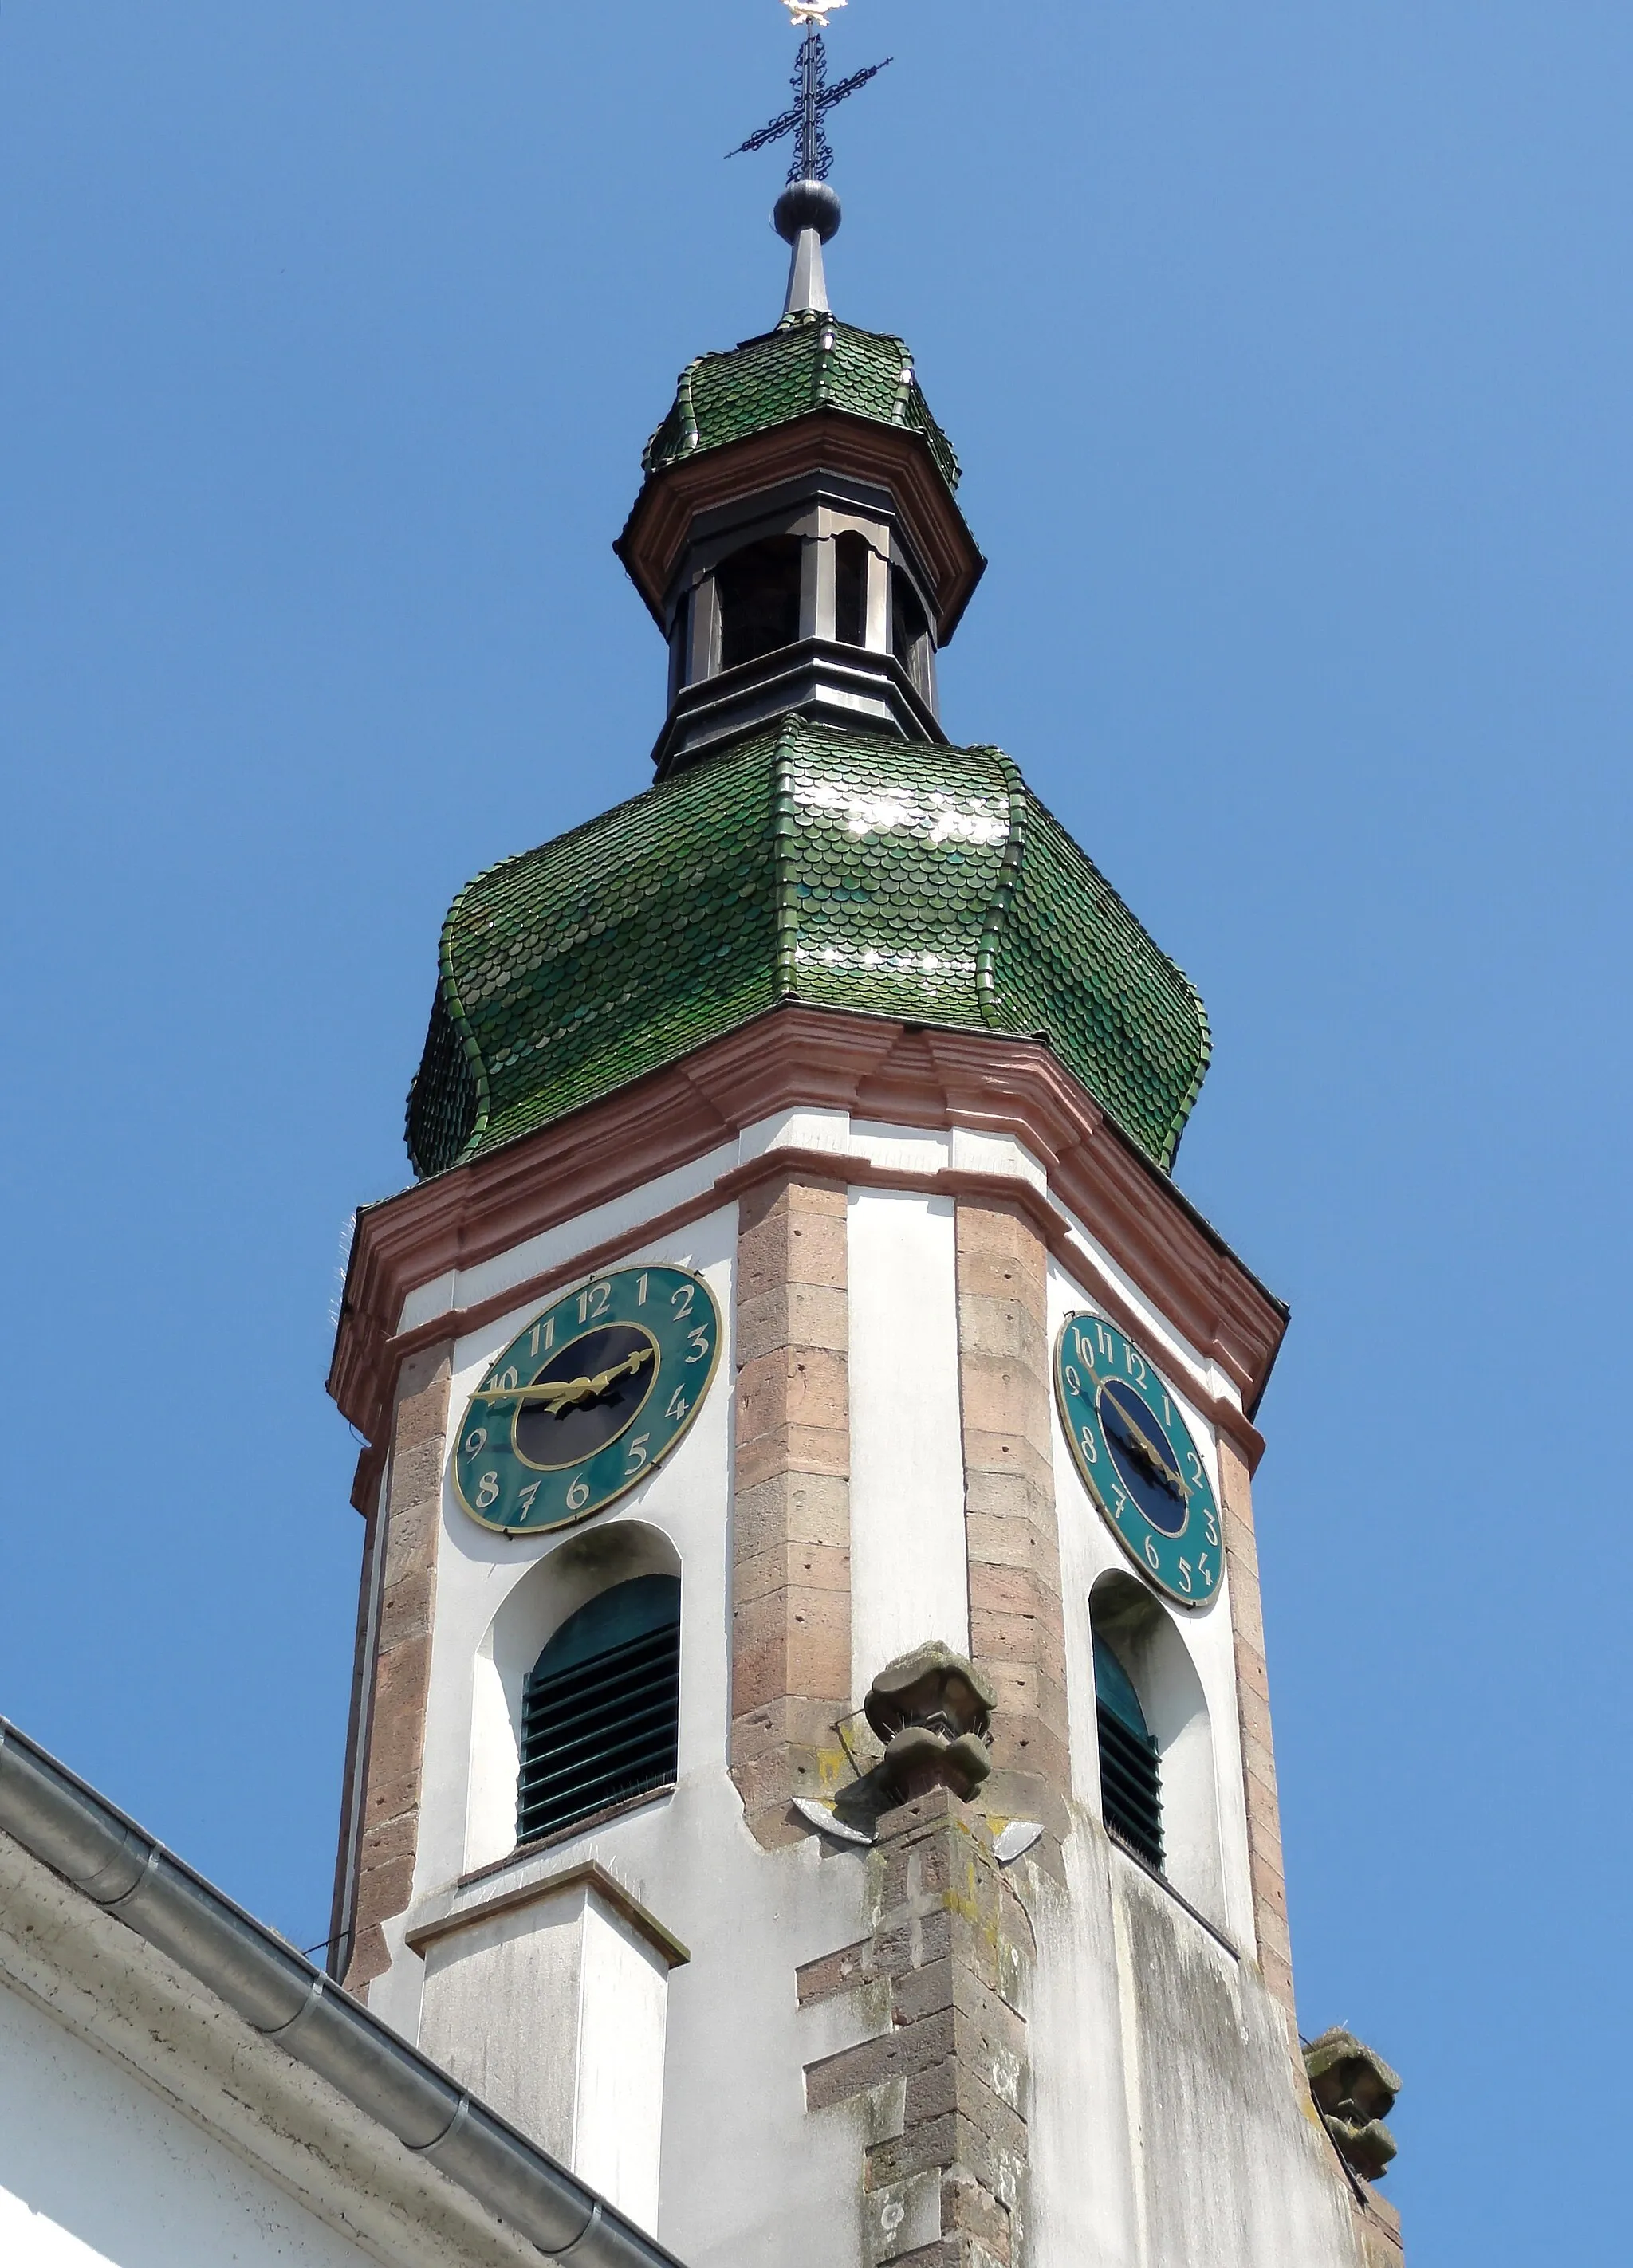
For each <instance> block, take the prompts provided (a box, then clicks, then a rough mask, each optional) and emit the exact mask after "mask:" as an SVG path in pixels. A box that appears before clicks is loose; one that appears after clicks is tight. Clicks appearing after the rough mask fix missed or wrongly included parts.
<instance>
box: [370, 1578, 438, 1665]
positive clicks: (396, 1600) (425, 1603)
mask: <svg viewBox="0 0 1633 2268" xmlns="http://www.w3.org/2000/svg"><path fill="white" fill-rule="evenodd" d="M435 1593H436V1585H435V1581H434V1579H433V1577H432V1572H431V1570H430V1568H429V1567H417V1568H415V1569H414V1570H413V1572H411V1573H410V1574H406V1575H403V1577H401V1578H400V1580H398V1581H396V1582H395V1583H388V1584H387V1586H386V1590H385V1595H384V1596H383V1597H382V1599H381V1602H380V1641H379V1642H380V1646H381V1652H382V1653H386V1652H388V1651H390V1650H393V1649H395V1647H397V1646H402V1645H403V1644H405V1643H406V1642H407V1641H408V1640H410V1639H412V1638H429V1637H430V1635H431V1609H432V1601H433V1599H434V1597H435Z"/></svg>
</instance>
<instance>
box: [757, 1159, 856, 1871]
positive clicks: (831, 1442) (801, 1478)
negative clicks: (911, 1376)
mask: <svg viewBox="0 0 1633 2268" xmlns="http://www.w3.org/2000/svg"><path fill="white" fill-rule="evenodd" d="M847 1282H848V1267H847V1258H846V1191H845V1189H844V1187H843V1185H842V1184H839V1183H834V1184H829V1183H825V1182H824V1183H817V1182H809V1181H798V1180H795V1179H794V1178H793V1177H791V1176H789V1177H783V1176H780V1177H778V1178H777V1179H776V1180H774V1181H771V1182H765V1183H763V1184H761V1186H760V1187H758V1188H757V1189H753V1190H751V1191H750V1192H749V1194H748V1195H747V1196H745V1197H744V1198H743V1202H742V1206H741V1210H740V1212H739V1216H738V1236H737V1328H736V1344H737V1363H738V1370H737V1408H736V1437H737V1438H736V1464H735V1504H734V1517H733V1547H732V1557H733V1600H732V1675H731V1690H732V1700H731V1710H732V1726H731V1775H732V1778H733V1780H734V1782H735V1786H736V1788H737V1792H738V1793H739V1794H740V1795H741V1797H742V1798H743V1808H744V1809H745V1811H746V1812H747V1814H748V1818H749V1824H750V1827H751V1828H752V1829H753V1831H754V1833H755V1835H756V1836H757V1837H758V1839H759V1841H760V1842H761V1843H762V1844H763V1845H765V1847H766V1848H767V1849H772V1848H775V1847H776V1846H777V1845H780V1844H786V1843H790V1842H794V1841H797V1840H798V1839H799V1838H800V1837H802V1835H803V1834H804V1833H805V1832H806V1830H805V1829H804V1828H802V1826H800V1825H799V1824H798V1823H795V1822H792V1821H791V1820H790V1818H789V1816H788V1804H789V1799H790V1797H791V1796H794V1795H797V1794H805V1795H822V1794H823V1793H824V1792H830V1791H831V1788H832V1786H834V1785H835V1783H836V1782H837V1780H838V1778H839V1774H840V1772H841V1771H842V1770H843V1768H844V1764H845V1756H844V1750H843V1749H842V1748H841V1747H840V1745H839V1737H838V1734H837V1733H836V1731H835V1727H836V1725H837V1723H838V1721H839V1719H841V1718H842V1717H844V1716H845V1714H846V1712H847V1711H848V1709H849V1707H850V1683H851V1560H850V1395H849V1354H848V1344H849V1300H848V1292H847Z"/></svg>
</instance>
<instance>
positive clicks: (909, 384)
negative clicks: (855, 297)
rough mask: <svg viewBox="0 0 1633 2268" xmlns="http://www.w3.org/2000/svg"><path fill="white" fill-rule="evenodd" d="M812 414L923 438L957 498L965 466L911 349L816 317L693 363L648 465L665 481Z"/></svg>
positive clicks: (789, 320) (650, 446) (800, 318)
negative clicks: (933, 409) (712, 453)
mask: <svg viewBox="0 0 1633 2268" xmlns="http://www.w3.org/2000/svg"><path fill="white" fill-rule="evenodd" d="M814 409H841V410H845V411H847V412H848V413H849V414H850V415H851V416H853V417H867V418H870V419H871V420H872V421H873V423H875V424H878V425H900V426H903V427H905V430H906V431H908V432H910V433H919V434H921V435H922V436H923V438H924V440H925V442H926V444H927V446H928V448H929V452H930V454H931V456H932V457H933V458H934V459H935V464H936V467H937V469H938V470H939V471H940V473H941V475H942V479H943V480H944V481H945V482H946V483H947V486H948V488H949V490H952V491H956V490H957V486H958V460H957V457H956V456H955V455H954V454H953V451H952V446H951V444H950V442H949V440H948V438H947V436H946V435H945V434H944V433H943V432H942V429H941V427H940V426H939V425H938V424H937V423H936V422H935V418H934V417H933V416H931V415H930V405H929V403H928V402H927V401H926V400H925V398H924V395H923V394H922V392H921V391H920V386H919V381H918V379H916V378H915V377H914V376H913V357H912V355H911V354H910V353H909V352H908V350H907V346H906V342H905V341H904V340H902V339H898V338H894V337H892V336H890V335H888V334H887V333H884V332H881V331H859V330H856V329H854V328H853V327H852V326H851V325H850V324H849V323H841V322H839V321H838V320H836V319H835V318H834V317H833V316H832V315H818V314H814V313H801V314H795V315H785V316H784V317H783V319H782V320H781V322H780V323H779V324H778V326H777V328H776V329H775V330H774V331H767V332H766V333H765V335H764V336H763V337H760V338H757V339H745V340H744V341H743V344H742V345H741V346H738V347H733V348H731V349H730V350H728V352H727V353H724V354H710V355H700V356H699V357H698V360H697V361H696V362H693V363H689V364H688V365H687V366H686V368H685V369H684V370H683V372H681V375H680V383H679V386H678V387H677V388H676V396H675V405H674V407H673V409H671V410H670V411H669V416H667V417H666V418H665V419H664V421H663V423H662V424H661V425H660V426H659V428H658V430H657V431H656V432H655V433H654V435H653V437H652V438H651V440H650V441H648V443H647V448H646V453H645V454H644V455H643V456H642V459H641V464H642V467H643V468H644V469H645V470H646V471H647V472H648V473H655V472H659V471H661V469H662V468H663V467H664V466H666V465H674V464H678V463H679V462H680V460H682V459H683V458H684V457H692V456H696V455H697V454H698V452H699V451H701V450H704V449H718V448H721V447H723V446H724V445H725V444H726V443H727V442H728V441H742V440H744V439H746V438H748V436H749V435H750V434H751V433H764V432H767V431H770V429H771V428H772V426H774V425H786V424H788V423H790V422H791V421H792V420H793V419H794V418H795V417H804V416H808V415H809V413H810V412H811V411H812V410H814Z"/></svg>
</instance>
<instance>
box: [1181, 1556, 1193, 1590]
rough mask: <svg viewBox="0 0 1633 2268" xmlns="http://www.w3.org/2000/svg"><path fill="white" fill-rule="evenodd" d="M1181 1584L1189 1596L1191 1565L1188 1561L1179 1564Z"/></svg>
mask: <svg viewBox="0 0 1633 2268" xmlns="http://www.w3.org/2000/svg"><path fill="white" fill-rule="evenodd" d="M1179 1582H1180V1587H1181V1588H1182V1589H1183V1590H1185V1591H1186V1593H1187V1594H1188V1593H1189V1591H1190V1588H1191V1563H1190V1561H1189V1560H1188V1559H1182V1560H1181V1561H1180V1562H1179Z"/></svg>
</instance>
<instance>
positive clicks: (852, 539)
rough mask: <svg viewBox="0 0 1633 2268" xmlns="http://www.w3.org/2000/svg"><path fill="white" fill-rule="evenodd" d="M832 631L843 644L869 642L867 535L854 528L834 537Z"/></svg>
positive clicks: (864, 643) (863, 643)
mask: <svg viewBox="0 0 1633 2268" xmlns="http://www.w3.org/2000/svg"><path fill="white" fill-rule="evenodd" d="M833 635H834V637H836V638H837V639H838V640H839V644H841V645H866V644H867V643H868V539H867V537H866V536H865V535H858V534H857V533H856V531H855V529H854V528H847V529H846V532H845V534H843V535H837V536H835V538H834V540H833Z"/></svg>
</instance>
